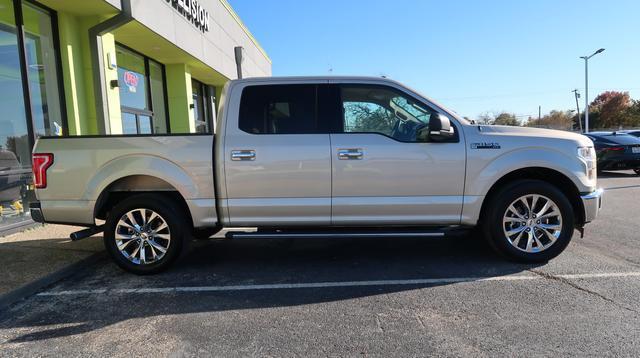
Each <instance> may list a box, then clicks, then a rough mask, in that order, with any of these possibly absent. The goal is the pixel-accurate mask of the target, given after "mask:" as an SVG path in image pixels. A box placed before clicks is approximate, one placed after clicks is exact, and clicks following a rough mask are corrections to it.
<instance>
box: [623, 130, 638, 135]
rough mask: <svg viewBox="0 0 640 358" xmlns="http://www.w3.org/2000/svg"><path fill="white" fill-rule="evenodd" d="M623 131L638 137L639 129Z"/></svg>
mask: <svg viewBox="0 0 640 358" xmlns="http://www.w3.org/2000/svg"><path fill="white" fill-rule="evenodd" d="M625 133H627V134H631V135H632V136H634V137H640V129H632V130H630V131H626V132H625Z"/></svg>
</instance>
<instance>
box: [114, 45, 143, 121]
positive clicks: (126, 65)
mask: <svg viewBox="0 0 640 358" xmlns="http://www.w3.org/2000/svg"><path fill="white" fill-rule="evenodd" d="M117 61H118V82H119V83H120V105H121V106H122V107H129V108H134V109H148V104H147V78H146V75H145V74H146V72H147V71H146V70H145V66H144V57H142V56H140V55H137V54H135V53H133V52H131V51H128V50H126V49H124V48H121V47H118V49H117Z"/></svg>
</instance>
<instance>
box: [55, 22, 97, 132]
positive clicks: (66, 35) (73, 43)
mask: <svg viewBox="0 0 640 358" xmlns="http://www.w3.org/2000/svg"><path fill="white" fill-rule="evenodd" d="M58 27H59V29H60V60H61V62H62V79H63V82H64V92H65V99H66V106H67V120H68V123H69V134H70V135H80V134H88V133H91V131H90V129H89V126H90V125H89V123H88V118H89V117H90V114H89V112H90V110H89V108H88V106H87V90H86V88H85V86H86V82H85V78H84V75H85V72H84V69H83V67H82V63H83V61H82V47H83V41H82V39H81V36H80V34H81V32H80V29H81V27H80V23H79V21H78V18H77V17H76V16H73V15H70V14H68V13H65V12H59V13H58ZM84 45H88V41H85V43H84ZM93 116H95V113H93Z"/></svg>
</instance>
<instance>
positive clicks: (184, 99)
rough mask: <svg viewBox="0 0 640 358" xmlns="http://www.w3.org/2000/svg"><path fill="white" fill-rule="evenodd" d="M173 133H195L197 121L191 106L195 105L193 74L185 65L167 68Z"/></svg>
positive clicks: (168, 66)
mask: <svg viewBox="0 0 640 358" xmlns="http://www.w3.org/2000/svg"><path fill="white" fill-rule="evenodd" d="M165 69H166V72H167V97H168V99H169V123H170V124H171V133H194V132H195V131H196V128H195V120H194V118H193V111H192V110H191V108H190V106H191V104H192V103H193V94H192V88H191V72H190V71H189V66H187V65H185V64H173V65H166V66H165Z"/></svg>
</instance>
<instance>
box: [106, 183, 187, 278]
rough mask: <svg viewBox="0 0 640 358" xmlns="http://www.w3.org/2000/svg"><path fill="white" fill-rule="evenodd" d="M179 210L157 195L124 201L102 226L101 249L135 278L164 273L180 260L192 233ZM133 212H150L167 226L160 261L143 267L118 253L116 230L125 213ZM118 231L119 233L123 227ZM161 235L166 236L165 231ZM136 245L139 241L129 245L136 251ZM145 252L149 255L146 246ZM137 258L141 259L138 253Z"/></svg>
mask: <svg viewBox="0 0 640 358" xmlns="http://www.w3.org/2000/svg"><path fill="white" fill-rule="evenodd" d="M181 207H182V206H181V205H179V204H178V203H176V202H175V200H174V199H172V198H170V197H168V196H164V195H159V194H139V195H135V196H132V197H129V198H127V199H125V200H123V201H122V202H120V203H119V204H118V205H116V206H115V207H114V208H113V209H112V210H111V211H110V213H109V216H108V217H107V220H106V223H105V231H104V245H105V247H106V249H107V252H108V253H109V255H111V258H112V259H113V260H114V261H115V263H116V264H117V265H118V266H120V267H121V268H122V269H124V270H125V271H128V272H131V273H134V274H137V275H150V274H155V273H158V272H161V271H163V270H165V269H167V268H168V267H169V266H170V265H171V264H172V263H173V262H174V261H175V260H176V259H177V258H178V257H179V256H180V253H181V252H182V250H183V246H185V243H186V242H188V240H189V239H190V233H191V231H192V230H191V225H190V223H189V220H188V218H187V216H186V215H185V214H184V213H183V212H181V211H180V208H181ZM136 209H147V210H152V211H153V212H155V213H157V214H158V215H159V216H160V219H161V220H164V221H165V222H166V224H167V226H168V233H169V235H168V236H169V237H170V240H169V243H168V244H167V246H168V247H167V248H166V252H165V253H164V256H162V258H160V259H158V260H157V261H155V262H152V263H146V264H145V263H135V262H133V261H131V260H130V259H129V258H127V257H126V256H125V254H123V253H122V252H121V251H120V250H119V249H118V246H117V243H116V227H117V225H118V222H119V221H120V219H121V218H123V217H124V216H125V215H126V214H127V213H128V212H130V211H132V210H136ZM156 220H157V219H156ZM156 222H157V221H156ZM120 229H122V227H121V228H120ZM165 230H166V229H165ZM164 232H165V233H166V232H167V231H164ZM164 236H167V235H164ZM159 240H160V239H159ZM125 242H126V241H125ZM138 242H140V241H136V242H133V243H132V245H133V246H134V247H135V245H138ZM165 242H166V241H165ZM130 246H131V245H130ZM143 246H144V245H143ZM145 248H148V250H149V251H151V249H150V248H149V244H146V246H145ZM156 251H157V250H154V252H153V253H154V254H156ZM157 252H159V251H157ZM138 255H140V252H139V251H138ZM134 256H135V255H134ZM145 257H147V255H145Z"/></svg>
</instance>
